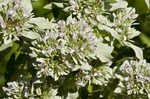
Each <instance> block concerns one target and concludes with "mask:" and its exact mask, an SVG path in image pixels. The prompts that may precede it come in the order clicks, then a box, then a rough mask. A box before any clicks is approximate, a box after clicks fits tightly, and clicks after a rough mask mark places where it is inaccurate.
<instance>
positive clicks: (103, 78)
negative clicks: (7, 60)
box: [0, 0, 150, 99]
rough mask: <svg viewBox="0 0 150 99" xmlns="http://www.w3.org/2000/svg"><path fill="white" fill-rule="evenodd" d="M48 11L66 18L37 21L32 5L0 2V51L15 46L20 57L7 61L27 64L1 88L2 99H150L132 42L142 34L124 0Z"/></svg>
mask: <svg viewBox="0 0 150 99" xmlns="http://www.w3.org/2000/svg"><path fill="white" fill-rule="evenodd" d="M52 6H56V7H58V8H61V9H62V11H64V13H67V14H68V16H67V18H66V19H58V18H55V17H54V18H52V19H46V18H44V17H36V16H34V13H32V10H33V8H32V4H31V1H30V0H2V1H1V2H0V26H1V29H0V38H1V39H0V51H4V50H7V49H8V48H13V46H16V45H14V43H15V44H17V46H18V47H17V48H18V49H19V50H20V53H21V54H20V53H19V55H18V54H17V53H15V52H16V51H17V48H16V47H15V48H16V49H15V50H13V51H14V52H13V51H12V53H11V55H14V54H15V57H17V55H18V57H19V56H20V57H21V55H24V57H25V56H26V57H28V58H29V59H27V58H26V61H25V62H22V63H21V64H20V65H18V67H16V68H17V70H20V72H18V73H17V75H16V76H15V77H14V78H12V79H11V80H6V81H4V82H3V84H2V91H3V95H2V97H3V98H4V99H93V98H97V99H99V98H100V99H117V98H118V97H119V98H120V99H122V98H124V97H125V98H129V99H137V98H141V99H147V98H150V91H149V85H150V75H149V71H150V70H149V66H150V65H149V63H147V62H146V60H145V59H144V58H143V51H142V49H141V48H140V47H138V46H136V45H135V44H134V40H133V38H134V37H136V36H138V35H139V34H140V32H139V31H137V30H136V29H135V28H133V26H134V25H136V24H137V23H136V22H135V21H136V18H137V16H138V15H137V14H136V11H135V9H134V8H131V7H128V3H127V2H126V1H124V0H68V1H67V0H66V1H65V2H63V1H62V2H61V1H60V2H50V4H47V5H46V6H44V8H46V9H49V10H51V9H53V7H52ZM121 48H127V49H130V50H131V52H132V51H133V52H132V53H133V54H132V55H125V53H123V52H122V50H121ZM116 51H119V52H122V53H119V52H118V53H116ZM30 59H32V61H31V60H30ZM16 64H19V63H16ZM2 65H3V64H2ZM0 66H1V64H0ZM3 68H4V70H5V72H6V69H7V64H5V66H3ZM20 68H21V69H20ZM24 71H25V72H26V73H24ZM5 72H2V73H1V74H2V75H3V77H4V76H5Z"/></svg>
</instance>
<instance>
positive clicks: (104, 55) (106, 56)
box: [95, 43, 113, 62]
mask: <svg viewBox="0 0 150 99" xmlns="http://www.w3.org/2000/svg"><path fill="white" fill-rule="evenodd" d="M112 51H113V47H111V46H109V45H107V44H104V43H98V44H97V48H96V50H95V55H96V56H97V57H98V58H99V59H100V60H101V61H102V62H109V61H110V60H111V59H112V58H113V57H112V56H111V53H112Z"/></svg>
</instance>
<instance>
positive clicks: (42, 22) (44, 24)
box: [29, 17, 51, 29]
mask: <svg viewBox="0 0 150 99" xmlns="http://www.w3.org/2000/svg"><path fill="white" fill-rule="evenodd" d="M29 23H31V24H35V25H37V26H38V27H39V28H40V29H50V28H51V23H50V22H49V20H48V19H45V18H43V17H37V18H31V19H30V20H29Z"/></svg>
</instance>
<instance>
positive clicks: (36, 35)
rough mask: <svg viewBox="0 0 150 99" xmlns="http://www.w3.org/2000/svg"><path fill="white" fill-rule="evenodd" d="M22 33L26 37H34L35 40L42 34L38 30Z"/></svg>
mask: <svg viewBox="0 0 150 99" xmlns="http://www.w3.org/2000/svg"><path fill="white" fill-rule="evenodd" d="M21 35H22V36H24V37H26V38H29V39H33V40H34V39H38V38H40V35H39V34H38V33H36V32H33V31H23V32H22V33H21Z"/></svg>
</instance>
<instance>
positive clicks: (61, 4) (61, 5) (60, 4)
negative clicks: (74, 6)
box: [53, 2, 64, 8]
mask: <svg viewBox="0 0 150 99" xmlns="http://www.w3.org/2000/svg"><path fill="white" fill-rule="evenodd" d="M53 4H54V5H56V6H57V7H59V8H63V7H64V4H63V3H57V2H54V3H53Z"/></svg>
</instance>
